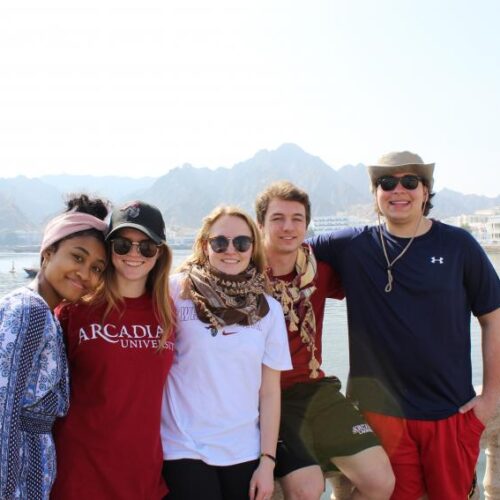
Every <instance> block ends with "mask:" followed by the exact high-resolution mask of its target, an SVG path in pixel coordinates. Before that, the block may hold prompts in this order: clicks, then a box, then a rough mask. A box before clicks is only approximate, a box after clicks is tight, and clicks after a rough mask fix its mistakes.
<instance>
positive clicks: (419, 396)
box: [311, 151, 500, 500]
mask: <svg viewBox="0 0 500 500" xmlns="http://www.w3.org/2000/svg"><path fill="white" fill-rule="evenodd" d="M433 171H434V164H426V163H424V162H423V161H422V159H421V158H420V157H419V156H418V155H416V154H413V153H410V152H408V151H404V152H394V153H389V154H386V155H384V156H382V157H381V158H380V160H379V161H378V163H377V164H376V165H372V166H369V167H368V172H369V175H370V179H371V184H372V191H373V193H374V196H375V201H376V208H377V211H378V214H379V224H378V225H376V226H373V227H365V228H351V229H348V230H344V231H340V232H337V233H332V234H326V235H319V236H317V237H315V238H314V239H313V241H312V242H311V243H312V246H313V248H314V252H315V254H316V256H317V257H318V259H320V260H323V261H326V262H327V263H329V264H330V265H331V266H333V267H334V268H335V269H336V270H337V272H338V273H339V274H340V276H341V279H342V284H343V286H344V291H345V294H346V300H347V312H348V325H349V349H350V376H349V384H348V392H349V394H350V396H351V397H352V398H353V399H354V400H355V401H357V402H358V403H359V406H360V409H361V410H362V411H363V413H364V415H365V417H366V419H367V420H368V422H369V423H370V425H371V426H372V428H373V429H374V430H375V431H376V433H377V435H378V436H379V438H380V439H381V441H382V444H383V446H384V448H385V450H386V451H387V453H388V455H389V458H390V460H391V464H392V467H393V470H394V473H395V475H396V487H395V490H394V494H393V496H392V498H393V499H397V500H414V499H415V500H416V499H419V498H429V499H438V500H441V499H447V500H448V499H450V500H451V499H464V498H467V495H468V494H469V493H470V490H471V487H472V484H473V476H474V469H475V465H476V461H477V457H478V453H479V438H480V435H481V433H482V431H483V430H484V426H485V424H486V423H487V421H488V420H489V419H490V418H491V416H492V415H493V413H494V411H495V408H496V406H497V404H498V402H499V397H500V363H499V362H498V360H499V359H500V282H499V279H498V276H497V273H496V272H495V270H494V268H493V266H492V265H491V263H490V261H489V259H488V257H487V256H486V254H485V252H484V251H483V250H482V248H481V247H480V246H479V244H478V243H477V242H476V241H475V240H474V238H473V237H472V236H471V235H470V234H469V233H467V232H466V231H464V230H463V229H460V228H456V227H452V226H448V225H446V224H442V223H441V222H438V221H436V220H432V219H430V218H428V217H427V216H428V214H429V211H430V209H431V207H432V205H431V203H430V200H431V198H432V196H433V193H432V186H433ZM381 216H383V217H384V219H385V224H382V223H381V221H380V217H381ZM471 313H472V314H474V315H475V316H476V317H477V318H478V320H479V323H480V325H481V331H482V342H483V365H484V378H483V388H482V392H481V394H479V395H477V396H476V394H475V392H474V388H473V386H472V369H471V356H470V353H471V340H470V315H471Z"/></svg>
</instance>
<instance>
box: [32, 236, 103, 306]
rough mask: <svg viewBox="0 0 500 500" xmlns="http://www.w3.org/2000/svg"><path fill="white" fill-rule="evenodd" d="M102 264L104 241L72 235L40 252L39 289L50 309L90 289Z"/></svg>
mask: <svg viewBox="0 0 500 500" xmlns="http://www.w3.org/2000/svg"><path fill="white" fill-rule="evenodd" d="M105 267H106V249H105V246H104V243H103V242H101V241H99V240H98V239H97V238H94V237H93V236H88V235H86V236H76V237H74V238H68V239H65V240H62V241H60V242H59V244H58V245H57V246H56V247H55V248H54V247H49V248H48V249H47V250H45V251H44V252H43V263H42V274H43V276H42V278H41V279H40V292H41V295H42V296H43V297H44V299H45V300H46V301H47V303H48V304H49V306H50V307H51V308H54V307H55V306H57V304H59V302H61V301H62V300H63V299H65V300H68V301H70V302H76V301H77V300H79V299H81V298H82V297H83V296H84V295H86V294H88V293H89V292H91V291H93V290H94V289H95V288H96V286H97V285H98V284H99V281H100V280H101V277H102V273H103V272H104V269H105Z"/></svg>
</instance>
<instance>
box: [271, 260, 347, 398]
mask: <svg viewBox="0 0 500 500" xmlns="http://www.w3.org/2000/svg"><path fill="white" fill-rule="evenodd" d="M295 276H296V273H295V271H293V272H292V273H290V274H287V275H286V276H275V277H276V278H279V279H280V280H284V281H290V282H291V281H292V280H293V278H294V277H295ZM315 285H316V291H315V292H314V293H313V294H312V295H311V298H310V300H311V304H312V306H313V310H314V316H315V319H316V336H315V345H316V359H317V360H318V361H319V364H320V365H321V363H322V353H321V349H322V342H321V341H322V333H323V316H324V314H325V301H326V299H327V298H331V299H343V298H344V290H343V289H342V285H341V282H340V278H339V276H338V275H337V273H336V272H335V271H334V270H333V269H332V268H331V267H330V266H329V265H327V264H325V263H324V262H318V271H317V273H316V283H315ZM287 327H288V322H287ZM288 343H289V345H290V355H291V356H292V365H293V369H292V370H287V371H284V372H281V388H282V389H286V388H287V387H290V386H292V385H294V384H297V383H299V382H314V381H315V380H318V379H317V378H316V379H312V378H310V376H309V375H310V373H311V370H310V369H309V361H310V360H311V353H310V352H309V351H308V350H307V345H306V344H304V343H303V342H302V340H301V338H300V331H295V332H290V330H288ZM324 376H325V373H324V372H323V370H321V369H320V370H319V377H318V378H323V377H324Z"/></svg>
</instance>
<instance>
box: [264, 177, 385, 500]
mask: <svg viewBox="0 0 500 500" xmlns="http://www.w3.org/2000/svg"><path fill="white" fill-rule="evenodd" d="M255 208H256V210H255V211H256V214H257V222H258V224H259V227H260V229H261V231H262V235H263V240H264V247H265V250H266V256H267V260H268V266H269V269H268V274H269V278H270V281H271V284H272V287H273V292H272V293H273V296H274V297H275V298H276V299H277V300H279V301H280V302H281V305H282V307H283V312H284V315H285V319H286V324H287V330H288V340H289V345H290V353H291V356H292V364H293V369H292V370H289V371H285V372H283V373H282V377H281V385H282V410H281V411H282V415H281V426H280V441H279V443H278V451H277V466H276V473H275V474H276V476H277V477H278V478H279V479H280V482H281V485H282V488H283V492H284V494H285V498H287V499H298V498H300V499H315V500H317V499H319V498H320V496H321V494H322V492H323V490H324V478H323V471H327V470H336V469H338V470H340V471H341V472H343V473H344V474H345V475H346V476H347V477H348V478H349V479H350V480H351V482H352V483H353V485H354V490H353V492H352V497H351V498H353V499H358V500H362V499H373V500H376V499H377V500H378V499H388V498H389V497H390V495H391V493H392V490H393V488H394V475H393V473H392V469H391V467H390V464H389V460H388V458H387V455H386V454H385V452H384V450H383V448H382V447H381V446H380V443H379V441H378V439H377V437H376V436H375V434H374V433H373V431H372V430H371V428H370V426H369V425H368V424H367V423H366V422H365V420H364V419H363V417H362V416H361V414H360V413H359V412H358V410H357V409H356V408H355V407H354V406H353V405H352V403H351V402H349V401H348V400H347V399H346V398H345V397H344V395H343V394H341V393H340V381H339V380H338V378H336V377H325V374H324V372H323V371H322V370H321V340H322V339H321V336H322V323H323V315H324V308H325V300H326V298H327V297H330V298H339V299H342V298H343V291H342V287H341V284H340V281H339V279H338V277H337V275H336V274H335V273H334V271H332V269H331V268H330V267H329V266H328V265H326V264H324V263H317V262H316V259H315V257H314V254H313V253H312V251H311V249H310V247H309V246H308V245H306V244H304V238H305V236H306V231H307V226H308V224H309V222H310V218H311V209H310V202H309V197H308V195H307V193H305V192H304V191H302V190H301V189H299V188H297V187H296V186H294V185H293V184H291V183H289V182H285V181H281V182H277V183H274V184H271V185H270V186H268V187H267V189H266V190H265V191H264V192H262V193H261V194H260V195H259V196H258V197H257V200H256V204H255Z"/></svg>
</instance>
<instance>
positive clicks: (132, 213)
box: [120, 203, 141, 219]
mask: <svg viewBox="0 0 500 500" xmlns="http://www.w3.org/2000/svg"><path fill="white" fill-rule="evenodd" d="M120 210H121V211H122V212H126V213H127V217H129V218H130V219H137V217H139V214H140V213H141V209H140V207H139V204H138V203H130V204H129V205H126V206H124V207H122V208H121V209H120Z"/></svg>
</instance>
